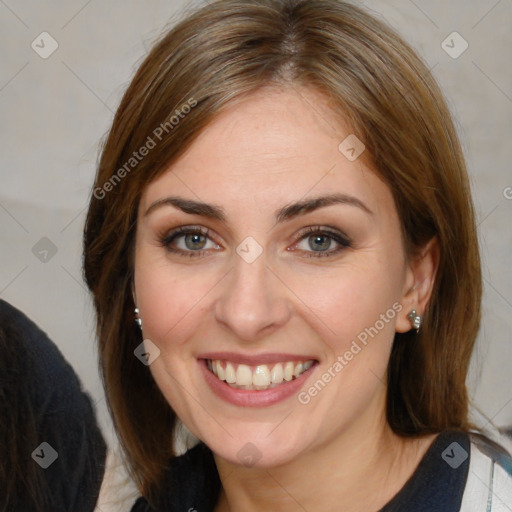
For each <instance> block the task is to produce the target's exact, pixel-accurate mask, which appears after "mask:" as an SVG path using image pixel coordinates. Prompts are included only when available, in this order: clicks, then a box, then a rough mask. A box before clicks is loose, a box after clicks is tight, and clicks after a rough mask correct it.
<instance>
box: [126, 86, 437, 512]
mask: <svg viewBox="0 0 512 512" xmlns="http://www.w3.org/2000/svg"><path fill="white" fill-rule="evenodd" d="M350 133H351V131H350V129H349V128H347V127H345V126H343V125H342V124H341V123H340V122H339V119H337V118H335V117H334V115H333V112H332V110H331V109H330V108H329V105H328V104H327V102H326V100H325V99H324V97H323V96H322V95H320V94H319V93H318V92H316V91H315V90H312V89H305V88H302V89H295V88H290V89H276V90H264V91H260V92H259V93H257V94H253V95H251V96H249V97H247V98H245V99H244V100H243V101H240V102H238V103H237V104H236V105H231V106H230V108H229V109H227V110H226V111H225V112H224V113H223V114H222V115H221V116H219V117H218V118H217V119H216V120H215V121H214V122H213V123H212V124H211V125H210V126H208V127H207V128H206V129H205V130H204V131H203V133H202V134H201V135H200V136H199V138H198V139H197V140H196V141H195V142H194V144H193V145H192V146H191V147H190V148H189V150H188V151H187V152H186V153H185V154H184V155H183V156H182V157H181V158H180V159H179V160H178V161H177V162H175V163H174V164H173V165H172V166H171V168H170V169H169V170H168V171H166V172H165V173H164V174H162V175H161V176H160V177H159V178H158V179H156V180H155V181H153V182H152V183H151V184H150V185H149V186H148V187H147V188H146V190H145V191H144V192H143V196H142V199H141V203H140V207H139V217H138V225H137V235H136V258H135V283H134V296H135V301H136V304H137V306H138V307H139V309H140V315H141V318H142V320H143V334H144V338H145V339H150V340H152V341H153V342H154V343H155V344H156V345H157V346H158V347H159V349H160V351H161V355H160V357H158V358H157V359H156V360H155V361H154V362H153V363H152V364H151V366H150V371H151V372H152V375H153V377H154V379H155V381H156V382H157V384H158V386H159V387H160V389H161V390H162V392H163V394H164V396H165V397H166V399H167V400H168V402H169V403H170V405H171V406H172V407H173V409H174V410H175V411H176V413H177V415H178V416H179V417H180V418H181V420H182V421H183V422H184V423H185V425H186V426H187V427H188V429H189V430H190V431H191V432H192V433H193V434H194V435H195V436H197V437H198V438H200V439H201V440H203V441H204V442H205V443H206V444H207V445H208V446H209V447H210V448H211V449H212V450H213V452H214V454H215V458H216V462H217V466H218V469H219V474H220V476H221V480H222V481H223V490H222V492H221V497H220V500H219V503H218V505H217V510H218V511H221V510H247V511H251V510H256V509H258V510H262V509H265V510H299V509H300V506H302V507H304V508H305V509H306V510H338V508H337V505H338V506H339V503H340V500H342V501H343V503H344V511H351V510H359V511H360V510H372V509H375V510H377V509H378V508H380V507H381V506H383V505H384V504H385V503H386V502H387V501H388V500H389V499H390V498H391V497H392V496H393V495H394V494H395V493H396V492H397V491H398V490H399V489H400V488H401V487H402V486H403V484H404V483H405V481H406V480H407V478H408V477H409V476H410V475H411V473H412V472H413V471H414V469H415V467H416V465H417V463H418V462H419V460H420V458H421V456H422V455H423V454H424V453H425V451H426V449H427V448H428V446H429V445H430V444H431V442H432V440H433V438H434V436H429V437H425V438H422V439H416V440H408V441H406V440H402V439H401V438H399V437H398V436H396V435H394V434H393V432H392V431H391V429H390V428H389V426H388V424H387V422H386V418H385V403H386V377H385V374H386V368H387V364H388V360H389V355H390V350H391V347H392V341H393V336H394V334H395V332H396V331H399V332H405V331H408V330H410V328H411V324H410V321H409V320H408V319H407V314H408V313H409V312H410V311H411V309H413V308H414V309H416V310H417V311H418V312H419V313H420V314H421V313H422V312H423V311H424V309H425V307H426V305H427V302H428V298H429V296H430V292H431V289H432V285H433V280H434V276H435V270H436V265H437V249H436V247H437V246H436V244H435V242H434V241H432V243H430V244H429V245H428V246H427V247H426V248H425V250H424V253H423V256H422V257H420V258H416V259H411V258H408V257H407V256H406V255H405V253H404V249H403V241H402V238H401V231H400V222H399V219H398V216H397V213H396V209H395V205H394V201H393V198H392V194H391V192H390V190H389V188H388V187H387V185H386V184H385V183H384V182H383V181H382V180H381V179H380V178H379V177H378V176H377V175H376V174H375V172H373V171H372V169H371V168H370V167H369V166H368V159H367V158H365V156H366V155H365V154H364V153H363V155H362V156H361V157H359V158H358V159H357V160H355V161H354V162H351V161H349V160H348V159H347V158H346V157H345V156H344V154H342V153H341V152H340V151H339V150H338V145H339V144H340V142H341V141H343V140H344V139H345V138H346V137H347V136H348V135H349V134H350ZM333 193H340V194H346V195H350V196H354V197H356V198H357V199H359V200H360V201H361V202H363V203H364V204H365V205H366V206H367V208H368V209H369V210H371V212H372V213H367V212H366V211H364V209H363V208H360V207H358V206H354V205H352V204H335V205H331V206H327V207H324V208H320V209H317V210H315V211H311V212H309V213H305V214H303V215H299V216H297V217H295V218H292V219H290V220H286V221H284V222H280V223H276V219H275V216H274V212H275V211H276V210H278V209H280V208H282V207H284V206H286V205H289V204H291V203H293V202H295V201H298V200H303V199H310V198H314V197H318V196H322V195H327V194H333ZM171 195H172V196H180V197H182V198H186V199H190V200H194V201H202V202H205V203H209V204H215V205H217V206H219V207H222V208H223V210H224V212H225V216H226V221H225V222H221V221H219V220H215V219H209V218H206V217H204V216H200V215H191V214H188V213H184V212H183V211H181V210H179V209H177V208H176V207H174V206H171V205H164V206H160V207H153V208H152V209H151V211H150V212H149V213H148V214H146V212H147V210H148V209H149V208H150V206H151V205H152V204H154V203H155V202H157V201H159V200H161V199H164V198H166V197H168V196H171ZM179 226H198V227H199V226H200V227H203V229H204V228H207V229H208V230H209V232H210V238H206V239H204V240H203V243H204V242H206V245H205V246H204V247H203V253H202V254H200V255H199V256H195V257H187V256H186V255H179V254H176V253H173V252H170V251H169V250H168V249H167V248H166V247H165V246H163V244H162V239H163V238H165V237H166V236H167V235H168V234H169V233H170V232H171V231H172V229H174V228H176V227H179ZM328 226H329V231H331V232H332V231H341V233H344V234H345V235H346V236H348V238H349V240H350V244H349V246H348V247H345V248H342V250H341V251H340V252H337V253H336V254H332V255H330V256H325V255H324V256H322V257H315V256H314V255H315V254H316V253H318V252H322V251H319V250H318V249H319V247H318V244H315V240H314V236H313V240H311V238H310V237H311V234H305V235H304V234H303V231H304V228H307V227H319V230H320V231H322V228H323V229H325V228H327V227H328ZM249 236H251V237H253V238H254V239H255V240H256V241H257V242H258V244H259V245H260V246H261V247H262V249H263V253H262V254H261V255H260V256H259V257H258V258H257V259H256V260H255V261H254V262H252V263H247V262H246V261H244V259H242V258H241V257H240V256H239V255H238V254H237V252H236V248H237V247H238V246H239V244H240V243H241V242H242V241H243V240H244V239H245V238H246V237H249ZM185 241H186V240H185V237H184V236H180V237H178V238H176V239H174V241H173V242H171V247H173V248H176V249H180V248H181V249H182V250H183V251H187V250H188V253H190V252H193V251H192V250H191V249H187V246H186V245H185ZM320 242H321V243H323V244H325V245H323V246H322V247H325V246H327V248H326V252H329V251H334V250H336V249H337V248H339V247H341V245H340V244H338V243H337V242H336V241H335V240H332V239H329V238H327V239H325V238H323V239H321V240H320ZM315 249H316V252H315ZM393 304H399V306H400V309H401V310H400V312H398V313H397V314H396V315H394V318H393V319H391V320H389V321H388V322H386V323H385V325H384V327H383V328H382V329H380V330H379V332H378V334H377V335H375V336H374V337H373V338H369V342H368V343H367V345H366V346H364V347H363V348H362V350H361V351H360V352H359V353H358V354H357V355H355V356H354V357H353V359H352V360H351V361H349V362H348V364H346V366H344V368H343V369H342V370H341V371H339V372H337V373H336V377H335V378H332V379H331V381H330V382H329V383H328V384H327V385H326V386H325V387H324V388H323V389H322V390H321V392H319V393H318V394H317V396H315V397H312V398H311V400H310V401H309V403H307V404H302V403H300V402H299V400H298V399H297V396H292V397H289V398H287V399H286V400H285V401H283V402H280V403H277V404H274V405H271V406H268V407H253V408H242V407H238V406H235V405H232V404H229V403H227V402H225V401H224V400H222V399H220V398H218V397H217V396H216V395H215V394H214V393H213V392H212V391H211V390H210V388H209V387H208V385H207V384H206V382H205V380H204V376H203V375H202V373H201V372H200V371H199V367H198V356H199V355H200V354H201V353H205V352H208V351H214V350H215V351H224V350H225V351H232V352H237V353H243V354H251V355H253V354H264V353H269V352H280V353H293V354H304V355H308V356H311V355H312V356H313V357H314V358H315V359H316V360H318V364H317V366H316V367H314V368H312V370H311V374H310V376H309V378H308V380H307V382H306V383H305V385H304V389H306V390H307V388H308V387H309V386H311V385H312V384H313V383H314V382H315V381H317V380H318V379H319V378H321V376H322V374H324V373H325V372H327V371H328V369H329V367H332V365H333V363H334V362H335V360H336V357H337V356H339V355H343V354H344V353H345V351H346V350H348V349H349V348H350V345H351V342H352V341H353V340H354V339H356V338H357V336H358V334H359V333H361V332H362V331H364V329H365V328H368V327H370V326H373V325H375V323H376V321H377V320H379V318H381V316H380V315H382V314H385V313H386V312H387V311H388V310H390V309H393V308H392V306H393ZM390 316H391V315H390ZM379 325H380V324H379ZM247 442H251V443H253V444H254V445H255V446H256V447H257V449H258V451H259V453H260V454H261V458H260V459H259V461H258V462H257V463H256V464H254V465H253V466H252V467H250V468H247V467H244V466H242V465H241V462H240V460H239V457H238V455H237V454H238V452H239V450H241V449H242V448H243V447H244V445H245V444H246V443H247ZM299 504H300V506H299Z"/></svg>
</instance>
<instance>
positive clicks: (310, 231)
mask: <svg viewBox="0 0 512 512" xmlns="http://www.w3.org/2000/svg"><path fill="white" fill-rule="evenodd" d="M183 235H201V236H205V237H206V238H208V239H210V230H209V229H204V228H199V227H195V226H180V227H179V228H176V229H174V230H173V231H171V232H170V233H167V234H166V235H165V236H163V237H160V245H161V246H162V247H164V248H165V249H167V250H168V251H169V252H172V253H175V254H179V255H180V256H185V257H188V258H197V257H199V256H203V255H204V253H206V252H208V249H205V250H204V249H203V250H199V251H183V250H182V249H174V248H172V247H171V243H172V242H174V241H175V240H176V239H177V238H179V237H180V236H183ZM312 235H323V236H327V237H328V238H330V239H331V240H334V241H335V242H336V243H337V244H338V245H339V247H338V248H337V249H334V250H329V251H303V252H305V253H307V254H308V256H307V257H311V258H325V257H330V256H334V255H336V254H338V253H339V252H341V251H343V250H344V249H346V248H349V247H351V246H352V245H351V242H350V240H349V238H348V237H347V236H346V235H345V234H343V233H341V232H338V231H331V230H330V229H327V228H325V227H322V226H310V227H307V228H305V229H304V230H303V231H302V232H301V233H300V235H299V236H298V239H297V241H296V242H295V244H297V243H299V242H301V241H302V240H304V239H306V238H308V237H310V236H312ZM293 250H296V249H293Z"/></svg>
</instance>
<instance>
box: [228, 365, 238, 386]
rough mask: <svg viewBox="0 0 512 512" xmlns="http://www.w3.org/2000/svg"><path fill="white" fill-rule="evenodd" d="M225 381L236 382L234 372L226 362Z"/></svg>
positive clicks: (231, 366)
mask: <svg viewBox="0 0 512 512" xmlns="http://www.w3.org/2000/svg"><path fill="white" fill-rule="evenodd" d="M226 382H227V383H228V384H235V383H236V373H235V369H234V368H233V365H232V364H231V363H226Z"/></svg>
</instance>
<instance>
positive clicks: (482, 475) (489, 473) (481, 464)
mask: <svg viewBox="0 0 512 512" xmlns="http://www.w3.org/2000/svg"><path fill="white" fill-rule="evenodd" d="M469 437H470V441H471V445H470V450H471V453H470V464H469V472H468V478H467V482H466V487H465V490H464V495H463V499H462V505H461V509H460V510H461V512H473V511H475V512H476V511H480V510H485V511H487V512H505V511H508V510H510V508H509V505H510V504H511V503H512V456H511V455H510V453H509V452H508V451H507V450H506V449H505V448H503V447H502V446H501V445H500V444H499V443H497V442H496V441H494V440H492V439H490V438H489V437H486V436H484V435H482V434H480V433H477V432H470V434H469Z"/></svg>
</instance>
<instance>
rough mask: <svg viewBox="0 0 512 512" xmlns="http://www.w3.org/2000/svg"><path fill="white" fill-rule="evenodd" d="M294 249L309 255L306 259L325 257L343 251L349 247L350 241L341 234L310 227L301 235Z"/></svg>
mask: <svg viewBox="0 0 512 512" xmlns="http://www.w3.org/2000/svg"><path fill="white" fill-rule="evenodd" d="M296 247H297V248H298V249H299V250H301V251H304V252H306V253H309V254H308V257H325V256H332V255H334V254H338V253H339V252H341V251H342V250H343V249H345V248H347V247H350V240H349V239H348V237H346V236H345V235H343V234H342V233H338V232H333V231H330V230H326V229H322V228H321V227H310V228H307V230H306V232H303V233H302V236H301V237H300V241H299V243H298V244H296Z"/></svg>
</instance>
